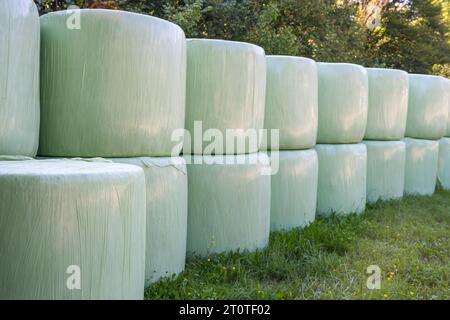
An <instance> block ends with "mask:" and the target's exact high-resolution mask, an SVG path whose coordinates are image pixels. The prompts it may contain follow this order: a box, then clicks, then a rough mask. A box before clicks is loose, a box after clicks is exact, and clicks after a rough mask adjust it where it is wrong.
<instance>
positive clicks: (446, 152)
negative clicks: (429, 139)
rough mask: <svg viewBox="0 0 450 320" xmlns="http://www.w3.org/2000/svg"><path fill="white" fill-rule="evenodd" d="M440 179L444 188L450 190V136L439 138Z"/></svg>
mask: <svg viewBox="0 0 450 320" xmlns="http://www.w3.org/2000/svg"><path fill="white" fill-rule="evenodd" d="M438 180H439V183H440V185H441V186H442V188H444V189H446V190H450V138H442V139H441V140H439V167H438Z"/></svg>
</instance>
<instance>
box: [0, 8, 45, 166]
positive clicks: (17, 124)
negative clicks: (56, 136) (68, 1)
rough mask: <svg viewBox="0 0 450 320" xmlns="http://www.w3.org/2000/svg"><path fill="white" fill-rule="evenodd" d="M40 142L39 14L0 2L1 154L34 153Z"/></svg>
mask: <svg viewBox="0 0 450 320" xmlns="http://www.w3.org/2000/svg"><path fill="white" fill-rule="evenodd" d="M38 142H39V15H38V11H37V9H36V6H35V4H34V2H33V1H31V0H2V1H0V154H2V155H24V156H31V157H33V156H35V155H36V152H37V149H38Z"/></svg>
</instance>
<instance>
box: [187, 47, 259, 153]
mask: <svg viewBox="0 0 450 320" xmlns="http://www.w3.org/2000/svg"><path fill="white" fill-rule="evenodd" d="M265 90H266V59H265V55H264V50H263V49H262V48H261V47H258V46H255V45H252V44H249V43H243V42H234V41H224V40H209V39H188V40H187V92H186V129H187V130H188V131H189V132H190V135H191V141H189V140H188V139H185V144H184V148H183V153H184V154H242V153H252V152H257V151H258V149H259V146H260V132H259V131H260V130H261V129H262V128H263V122H264V103H265ZM195 121H199V122H201V123H200V125H201V128H200V127H199V128H200V130H202V132H206V131H207V130H208V129H217V130H219V131H220V133H221V134H222V136H223V140H224V142H223V143H221V141H218V144H219V145H220V147H218V148H220V149H221V150H218V148H216V150H214V151H213V152H208V151H205V148H206V147H207V146H208V145H210V143H211V141H205V142H203V143H201V141H202V136H201V133H198V132H195V130H194V126H195V123H194V122H195ZM227 129H228V130H230V129H231V130H239V131H233V132H231V131H229V135H230V136H231V137H232V138H235V139H236V140H239V141H244V143H243V145H242V146H240V145H238V143H235V144H234V146H231V147H230V146H229V147H228V148H227V146H226V142H225V140H226V130H227ZM249 131H251V132H249ZM199 135H200V136H199ZM249 136H250V137H251V138H249V139H247V137H249ZM194 139H199V143H197V144H195V143H194ZM250 139H251V141H252V143H250V142H249V140H250ZM230 141H232V140H231V139H230Z"/></svg>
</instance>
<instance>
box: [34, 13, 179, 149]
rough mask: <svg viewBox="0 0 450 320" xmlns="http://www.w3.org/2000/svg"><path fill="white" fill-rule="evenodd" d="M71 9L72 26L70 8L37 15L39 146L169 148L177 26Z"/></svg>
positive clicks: (175, 110)
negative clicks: (77, 23) (39, 103)
mask: <svg viewBox="0 0 450 320" xmlns="http://www.w3.org/2000/svg"><path fill="white" fill-rule="evenodd" d="M79 14H80V16H79V22H80V29H79V30H76V29H75V30H73V29H71V28H72V27H73V28H76V27H77V26H76V21H73V19H71V18H70V17H71V16H73V15H74V13H73V12H66V11H58V12H53V13H49V14H46V15H44V16H42V17H41V35H42V44H41V46H42V50H41V54H42V56H41V68H42V70H41V80H42V82H41V83H42V85H41V102H42V106H41V136H40V146H39V154H40V155H45V156H64V157H67V156H81V157H97V156H100V157H132V156H170V155H172V149H173V148H174V147H175V146H176V145H177V143H178V142H177V141H172V140H171V139H172V133H173V131H174V130H175V129H178V128H181V129H182V128H184V119H185V117H184V115H185V90H186V81H185V80H186V79H185V78H186V74H185V72H186V41H185V37H184V33H183V31H182V30H181V28H179V27H178V26H177V25H175V24H173V23H170V22H168V21H164V20H161V19H158V18H155V17H150V16H147V15H141V14H135V13H130V12H123V11H113V10H102V9H95V10H91V9H85V10H81V11H80V12H79ZM72 23H73V24H74V25H72ZM67 24H69V26H70V27H71V28H68V26H67Z"/></svg>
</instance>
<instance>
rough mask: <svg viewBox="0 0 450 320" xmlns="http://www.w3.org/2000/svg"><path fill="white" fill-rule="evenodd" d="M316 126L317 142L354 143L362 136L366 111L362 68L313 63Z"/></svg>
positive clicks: (363, 69)
mask: <svg viewBox="0 0 450 320" xmlns="http://www.w3.org/2000/svg"><path fill="white" fill-rule="evenodd" d="M317 71H318V79H319V129H318V136H317V143H356V142H360V141H361V140H362V139H363V137H364V132H365V130H366V125H367V111H368V78H367V71H366V69H365V68H363V67H361V66H358V65H355V64H348V63H317Z"/></svg>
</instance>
